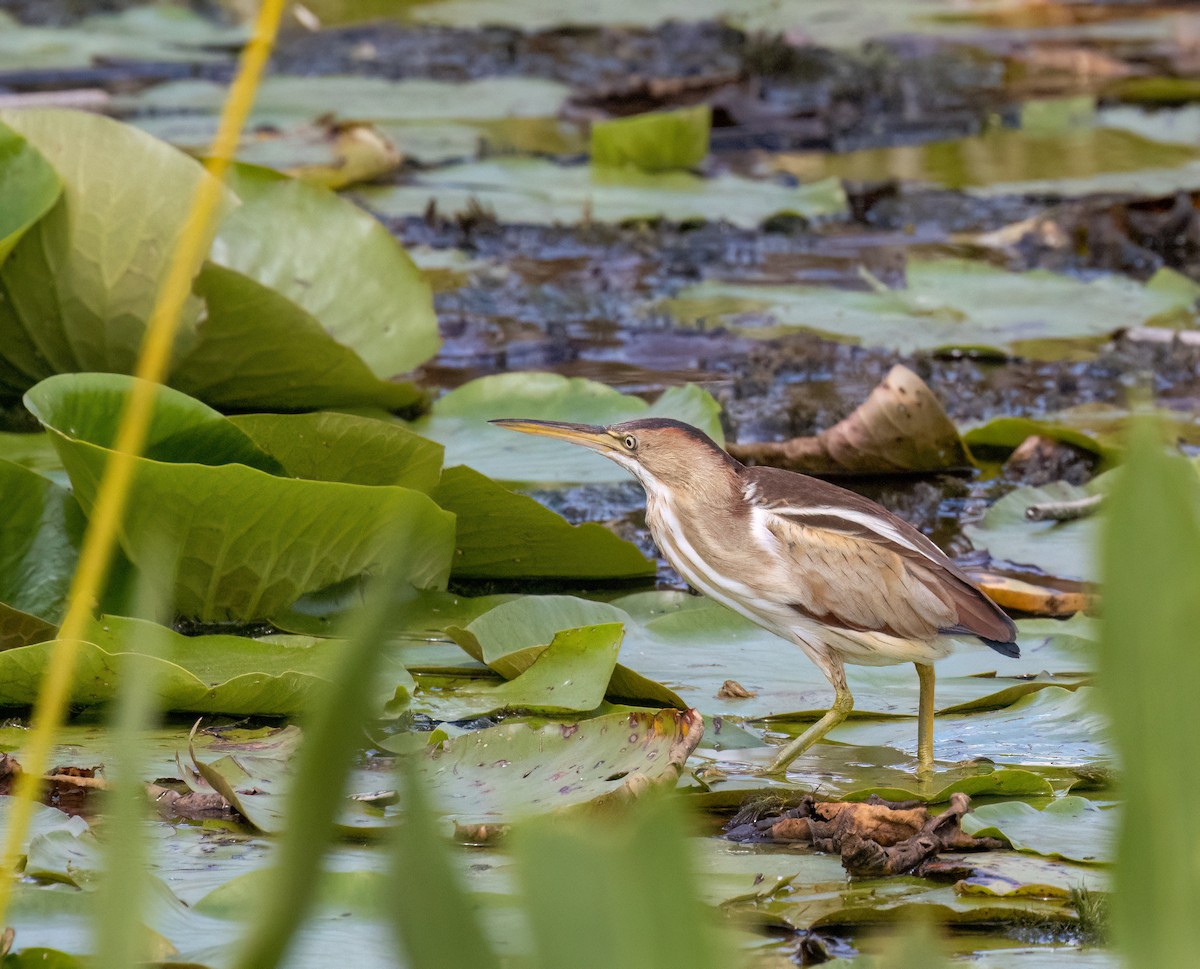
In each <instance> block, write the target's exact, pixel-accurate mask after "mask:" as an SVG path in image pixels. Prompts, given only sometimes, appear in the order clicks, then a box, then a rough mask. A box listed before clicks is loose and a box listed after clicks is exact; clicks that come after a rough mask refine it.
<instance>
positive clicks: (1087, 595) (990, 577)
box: [971, 572, 1097, 617]
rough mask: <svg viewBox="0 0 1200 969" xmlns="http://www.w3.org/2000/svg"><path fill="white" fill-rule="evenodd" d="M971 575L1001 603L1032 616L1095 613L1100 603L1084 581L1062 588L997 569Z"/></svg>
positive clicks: (1014, 610)
mask: <svg viewBox="0 0 1200 969" xmlns="http://www.w3.org/2000/svg"><path fill="white" fill-rule="evenodd" d="M971 578H972V579H973V580H974V581H975V584H976V585H978V586H979V588H980V589H982V590H983V591H984V592H985V593H986V594H987V596H988V598H989V599H991V600H992V601H993V602H995V603H996V604H997V605H998V606H1002V607H1003V608H1005V609H1010V610H1012V611H1013V612H1023V613H1027V614H1028V615H1031V616H1055V617H1060V616H1073V615H1075V613H1077V612H1092V611H1094V610H1095V608H1096V604H1097V597H1096V596H1095V595H1094V594H1093V593H1092V592H1090V591H1088V589H1087V588H1086V587H1085V585H1084V584H1083V583H1081V582H1071V583H1069V585H1070V586H1071V588H1059V587H1056V586H1050V585H1042V584H1039V583H1034V582H1029V581H1026V580H1024V579H1017V578H1014V577H1013V576H1009V575H1000V574H998V573H996V572H972V573H971ZM1062 581H1063V583H1064V584H1068V583H1067V582H1066V580H1062Z"/></svg>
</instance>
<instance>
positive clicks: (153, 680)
mask: <svg viewBox="0 0 1200 969" xmlns="http://www.w3.org/2000/svg"><path fill="white" fill-rule="evenodd" d="M156 557H157V558H159V559H164V556H162V555H159V556H156ZM172 574H174V570H173V569H172V568H171V567H169V566H168V567H164V568H160V569H156V570H154V572H153V574H151V573H145V574H142V575H141V576H139V579H138V585H137V592H136V600H137V601H136V606H135V613H136V614H137V615H142V616H158V617H161V615H162V613H163V611H164V610H163V604H164V603H166V602H168V601H169V598H168V595H169V593H168V591H167V590H168V589H169V585H168V586H164V585H163V584H162V583H160V582H159V581H158V578H159V577H161V576H164V575H172ZM168 635H169V632H168V630H167V629H166V627H164V626H159V625H155V624H151V623H146V624H145V627H144V629H143V635H142V636H141V637H140V638H139V640H138V649H139V653H125V654H123V655H122V656H121V658H120V662H119V665H118V668H117V672H118V676H117V680H118V687H117V699H116V703H115V704H114V706H113V708H112V711H111V714H110V717H109V725H110V729H111V730H112V734H113V744H112V755H111V757H110V762H109V763H108V764H107V765H106V771H105V774H106V779H107V780H108V781H109V783H110V785H111V786H110V788H109V790H108V791H107V792H106V794H105V799H104V807H105V821H104V827H103V839H102V842H101V844H102V849H101V852H102V856H103V859H104V874H103V877H102V880H101V882H100V884H99V886H98V889H97V892H96V895H97V897H96V955H95V966H96V967H97V969H127V967H128V966H133V965H138V964H140V963H143V962H146V961H148V960H149V959H151V958H152V956H153V954H152V953H151V952H150V951H148V949H147V942H148V940H149V936H148V933H147V930H146V929H145V927H144V924H143V913H144V912H145V908H146V904H147V902H148V901H149V898H150V891H149V883H148V881H147V874H146V872H147V864H148V861H149V852H148V847H149V843H150V842H149V839H148V838H147V837H146V832H145V828H144V826H145V824H146V815H147V810H148V801H147V797H146V785H145V784H144V783H143V780H142V768H143V765H144V763H145V760H146V744H145V732H146V731H147V730H149V729H150V728H151V727H153V726H154V724H155V722H156V721H157V720H158V718H159V714H160V710H159V703H158V697H159V690H158V686H159V680H160V676H159V670H160V669H161V667H160V665H159V664H158V663H156V662H154V657H157V656H159V655H161V654H162V652H163V649H164V648H165V646H166V637H167V636H168Z"/></svg>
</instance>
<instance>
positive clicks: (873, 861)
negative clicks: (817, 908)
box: [725, 793, 1003, 875]
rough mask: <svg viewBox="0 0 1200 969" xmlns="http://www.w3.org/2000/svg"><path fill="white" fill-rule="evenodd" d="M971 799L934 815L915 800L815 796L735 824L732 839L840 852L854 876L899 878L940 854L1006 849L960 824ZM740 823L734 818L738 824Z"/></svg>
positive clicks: (953, 799)
mask: <svg viewBox="0 0 1200 969" xmlns="http://www.w3.org/2000/svg"><path fill="white" fill-rule="evenodd" d="M970 806H971V799H970V798H969V797H967V795H965V794H962V793H955V794H952V795H951V796H950V806H949V807H948V808H947V809H946V810H945V811H943V812H942V813H941V814H938V815H931V814H930V811H929V808H928V806H927V805H925V804H922V803H920V802H917V801H899V802H897V801H885V800H884V799H883V798H880V797H877V796H874V795H872V796H871V797H869V798H868V799H867V800H865V801H861V802H854V803H843V802H837V801H817V800H816V799H815V798H814V797H812V795H809V796H807V797H805V798H804V799H803V800H801V802H800V803H799V804H798V805H797V806H795V807H792V808H789V809H788V810H786V811H783V812H781V813H772V814H769V815H767V816H766V817H762V818H758V819H757V820H753V821H748V822H745V823H742V824H734V825H733V826H732V827H731V828H730V829H729V830H728V831H727V832H726V835H725V836H726V837H727V838H729V839H730V840H732V841H754V842H773V843H789V842H809V843H811V844H812V846H813V847H814V848H816V849H817V850H818V851H827V852H830V853H834V854H838V855H840V856H841V859H842V866H843V867H844V868H845V869H846V871H847V872H849V873H850V874H852V875H899V874H903V873H905V872H910V871H913V870H915V869H916V868H917V867H918V866H919V865H921V864H922V863H923V862H925V861H926V860H927V859H929V858H933V857H935V856H936V855H937V853H938V852H939V851H972V850H985V849H991V848H998V847H1003V844H1002V842H999V841H997V840H996V839H994V838H975V837H972V836H971V835H969V834H966V833H964V832H963V830H962V828H961V827H960V826H959V822H960V821H961V819H962V816H963V815H964V814H965V813H966V812H967V811H968V810H970ZM737 820H738V819H737V818H735V819H734V821H735V822H736V821H737Z"/></svg>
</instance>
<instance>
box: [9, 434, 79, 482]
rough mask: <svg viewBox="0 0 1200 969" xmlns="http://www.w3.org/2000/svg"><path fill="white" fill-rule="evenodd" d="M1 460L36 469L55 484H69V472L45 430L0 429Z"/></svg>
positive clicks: (32, 469)
mask: <svg viewBox="0 0 1200 969" xmlns="http://www.w3.org/2000/svg"><path fill="white" fill-rule="evenodd" d="M0 460H2V461H11V462H12V463H13V464H19V465H21V467H23V468H28V469H29V470H30V471H36V472H37V473H38V474H40V475H42V476H43V477H46V478H49V479H50V480H51V481H53V482H54V483H55V484H61V485H64V486H65V485H66V484H67V473H66V471H64V470H63V466H62V462H61V461H60V460H59V459H58V452H57V451H55V450H54V445H53V444H51V443H50V435H49V434H47V433H45V432H44V431H38V432H36V433H33V434H16V433H8V432H6V431H0Z"/></svg>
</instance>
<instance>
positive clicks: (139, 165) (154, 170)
mask: <svg viewBox="0 0 1200 969" xmlns="http://www.w3.org/2000/svg"><path fill="white" fill-rule="evenodd" d="M0 124H3V125H5V126H7V129H8V130H12V131H15V132H16V133H17V134H19V135H20V136H21V137H23V138H24V139H25V140H26V141H27V142H28V144H29V145H30V146H31V147H32V148H34V149H36V150H37V151H38V152H39V153H40V154H41V155H42V156H43V157H44V158H45V159H46V161H47V162H49V164H50V165H52V166H53V167H54V170H55V171H56V172H57V174H58V177H59V179H61V181H62V195H61V197H60V198H59V200H58V202H57V203H56V204H55V205H54V207H53V208H52V209H51V210H50V211H49V213H47V214H46V215H45V216H43V217H42V218H41V219H40V220H38V221H37V222H36V223H35V224H34V225H33V227H32V228H30V229H29V230H28V231H27V232H26V233H25V235H24V236H23V238H22V239H21V241H20V242H19V243H18V244H17V247H16V248H15V249H14V250H13V252H12V255H11V256H10V257H9V258H8V260H7V261H6V262H5V263H4V265H3V267H0V289H2V290H3V293H4V295H5V298H4V299H3V300H0V345H2V346H3V351H2V353H3V355H4V357H5V359H6V360H7V361H8V369H7V372H9V374H10V378H8V379H11V374H12V373H13V372H16V373H20V374H22V375H24V379H23V380H22V381H21V383H20V385H19V386H17V387H15V388H14V389H16V390H18V391H19V390H24V389H26V388H27V387H29V386H31V385H32V384H34V383H36V382H37V381H38V380H39V379H41V378H42V377H47V376H50V375H51V374H53V373H61V372H69V371H79V370H104V371H118V372H126V373H128V372H130V371H131V370H132V368H133V365H134V361H135V359H136V355H137V351H138V347H139V346H140V344H141V339H142V334H143V332H144V330H145V324H146V321H147V320H148V319H149V317H150V313H151V309H152V307H153V305H154V301H155V299H156V296H157V290H158V286H159V285H160V284H161V282H162V281H163V279H164V278H165V276H166V271H167V266H168V262H169V260H170V258H171V253H172V252H173V251H174V249H175V246H176V243H177V241H178V239H179V236H180V233H181V232H182V229H183V225H184V222H185V219H186V216H187V208H188V206H187V200H189V199H190V198H191V197H192V196H193V194H194V193H195V190H196V186H197V185H198V184H199V183H200V181H201V180H202V179H205V178H208V177H209V176H208V175H207V174H205V172H204V170H203V168H201V166H200V164H199V163H198V162H196V161H195V160H193V159H191V158H188V157H187V156H186V155H184V154H183V153H182V152H178V151H176V150H175V149H174V148H172V147H170V146H169V145H166V144H164V143H162V142H160V141H157V140H156V139H154V138H151V137H150V136H149V135H147V134H145V133H143V132H141V131H138V130H137V129H136V128H131V127H129V126H128V125H123V124H121V123H120V122H117V121H113V120H111V119H109V118H104V117H101V116H99V115H95V114H85V113H81V112H74V111H61V110H49V109H47V110H23V111H4V112H0ZM236 201H237V200H236V199H235V198H234V196H233V194H232V193H230V192H228V191H223V194H222V196H221V210H224V211H227V210H229V209H230V208H231V207H232V206H233V205H234V204H236ZM130 213H136V215H137V217H136V218H130ZM188 268H189V270H190V271H192V272H196V271H198V270H199V269H200V264H199V262H197V263H196V264H195V265H193V266H190V267H188ZM199 312H200V303H199V301H198V300H195V299H193V300H190V301H189V303H188V304H187V306H186V308H185V310H184V313H183V319H182V322H181V326H180V329H179V334H178V336H177V338H176V344H175V345H176V350H177V352H178V351H181V350H183V349H186V348H187V347H189V346H191V345H192V343H193V342H194V340H195V329H194V328H195V323H196V320H197V318H198V315H199Z"/></svg>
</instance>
